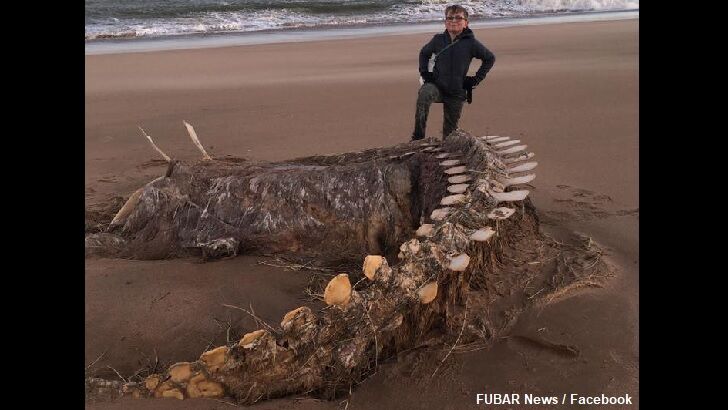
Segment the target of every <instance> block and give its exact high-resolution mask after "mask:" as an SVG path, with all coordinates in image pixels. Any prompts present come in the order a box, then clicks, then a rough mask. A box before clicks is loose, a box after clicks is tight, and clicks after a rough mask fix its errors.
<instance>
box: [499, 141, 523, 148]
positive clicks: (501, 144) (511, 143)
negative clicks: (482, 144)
mask: <svg viewBox="0 0 728 410" xmlns="http://www.w3.org/2000/svg"><path fill="white" fill-rule="evenodd" d="M519 142H521V140H510V141H506V142H499V143H498V144H495V145H493V147H494V148H505V147H510V146H511V145H516V144H518V143H519Z"/></svg>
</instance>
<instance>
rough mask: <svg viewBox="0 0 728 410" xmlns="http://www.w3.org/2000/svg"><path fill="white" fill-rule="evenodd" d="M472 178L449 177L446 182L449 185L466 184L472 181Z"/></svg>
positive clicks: (462, 176)
mask: <svg viewBox="0 0 728 410" xmlns="http://www.w3.org/2000/svg"><path fill="white" fill-rule="evenodd" d="M472 179H473V178H472V177H471V176H470V175H455V176H454V177H450V178H448V179H447V182H449V183H451V184H461V183H463V182H467V181H470V180H472Z"/></svg>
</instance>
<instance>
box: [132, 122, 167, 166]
mask: <svg viewBox="0 0 728 410" xmlns="http://www.w3.org/2000/svg"><path fill="white" fill-rule="evenodd" d="M139 129H140V130H142V134H144V136H145V137H147V139H148V140H149V143H150V144H152V148H154V149H155V150H157V152H158V153H159V154H160V155H161V156H162V157H164V160H165V161H167V162H169V161H171V160H172V159H171V158H169V156H167V154H165V153H164V152H162V150H161V149H159V147H158V146H157V144H155V143H154V141H152V137H150V136H149V135H147V133H146V132H145V131H144V129H143V128H142V127H139Z"/></svg>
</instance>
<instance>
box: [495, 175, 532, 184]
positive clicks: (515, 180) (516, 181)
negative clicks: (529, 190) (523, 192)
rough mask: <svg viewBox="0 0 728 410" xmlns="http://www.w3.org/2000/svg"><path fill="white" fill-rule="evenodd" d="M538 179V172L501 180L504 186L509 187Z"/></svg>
mask: <svg viewBox="0 0 728 410" xmlns="http://www.w3.org/2000/svg"><path fill="white" fill-rule="evenodd" d="M534 179H536V174H528V175H524V176H522V177H514V178H509V179H506V180H503V181H500V183H501V184H503V186H504V187H509V186H511V185H517V184H527V183H529V182H531V181H533V180H534Z"/></svg>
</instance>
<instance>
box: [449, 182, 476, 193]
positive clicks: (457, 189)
mask: <svg viewBox="0 0 728 410" xmlns="http://www.w3.org/2000/svg"><path fill="white" fill-rule="evenodd" d="M469 186H470V185H468V184H457V185H450V186H449V187H447V192H451V193H453V194H462V193H463V192H465V191H466V190H467V189H468V187H469Z"/></svg>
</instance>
